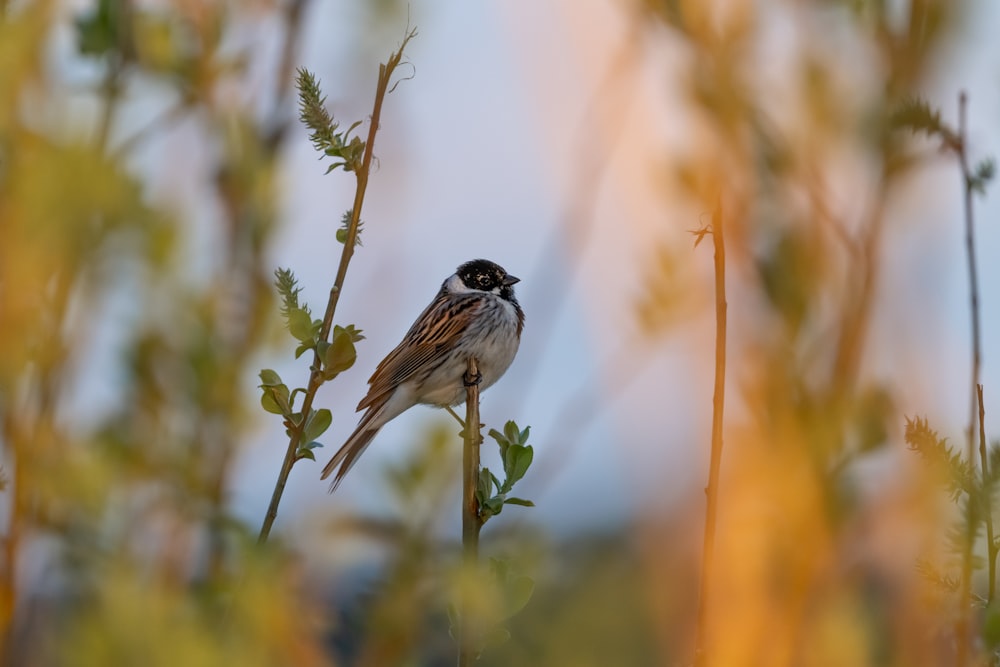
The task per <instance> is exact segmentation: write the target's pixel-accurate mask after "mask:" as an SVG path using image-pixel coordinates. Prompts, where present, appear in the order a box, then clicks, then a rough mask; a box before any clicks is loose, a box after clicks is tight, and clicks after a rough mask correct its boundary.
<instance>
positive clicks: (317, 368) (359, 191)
mask: <svg viewBox="0 0 1000 667" xmlns="http://www.w3.org/2000/svg"><path fill="white" fill-rule="evenodd" d="M415 35H416V31H415V30H411V31H409V32H408V33H407V35H406V37H405V38H404V39H403V43H402V44H400V46H399V48H398V49H397V50H396V51H395V52H394V53H393V54H392V55H391V56H389V59H388V60H387V61H386V62H385V63H383V64H380V65H379V69H378V85H377V86H376V89H375V105H374V107H373V108H372V116H371V122H370V125H369V127H368V140H367V142H366V143H365V152H364V156H363V157H362V161H361V168H360V169H358V170H357V171H356V172H355V177H356V179H357V186H356V188H355V191H354V208H353V209H352V210H351V221H350V224H349V225H348V228H347V238H346V239H345V241H344V248H343V250H341V253H340V265H339V266H338V267H337V277H336V278H335V279H334V282H333V287H331V288H330V298H329V300H328V301H327V303H326V312H325V313H324V315H323V325H322V326H321V328H320V331H319V339H320V340H323V341H325V340H328V339H329V337H330V329H332V328H333V316H334V313H335V312H336V310H337V302H338V301H339V300H340V293H341V291H342V290H343V288H344V279H345V278H346V277H347V266H348V264H350V262H351V257H353V256H354V246H355V245H357V239H358V224H359V223H360V221H361V206H362V205H363V204H364V201H365V191H366V190H367V188H368V176H369V174H370V173H371V164H372V154H373V151H374V149H375V134H376V132H378V128H379V119H380V118H381V116H382V102H383V100H384V99H385V96H386V94H387V93H388V92H389V82H390V80H391V79H392V74H393V72H394V71H395V69H396V67H397V66H398V65H399V63H400V62H401V61H402V59H403V49H405V48H406V44H407V43H408V42H409V41H410V40H411V39H412V38H413V37H414V36H415ZM322 384H323V375H322V360H321V359H320V357H319V352H318V351H317V352H315V353H314V355H313V364H312V373H311V375H310V376H309V385H308V386H307V387H306V393H305V396H304V397H303V399H302V409H301V411H300V414H301V415H302V418H301V419H300V420H299V423H298V424H295V425H294V427H293V428H292V429H291V437H289V439H288V449H287V450H286V451H285V458H284V460H283V461H282V463H281V470H280V471H279V472H278V480H277V481H276V482H275V484H274V492H273V493H272V494H271V503H270V504H269V505H268V508H267V514H266V515H265V516H264V524H263V525H262V526H261V529H260V535H259V536H258V538H257V541H258V542H266V541H267V538H268V536H269V535H270V534H271V526H272V525H273V524H274V520H275V519H276V518H277V516H278V505H279V504H280V503H281V496H282V494H283V493H284V492H285V484H286V483H287V482H288V475H289V473H290V472H291V470H292V466H293V465H294V464H295V460H296V459H295V453H296V452H297V451H298V448H299V443H300V442H301V441H302V432H303V430H304V428H305V424H306V419H307V418H308V415H309V412H310V411H311V410H312V404H313V400H314V399H315V398H316V391H317V390H318V389H319V387H320V385H322Z"/></svg>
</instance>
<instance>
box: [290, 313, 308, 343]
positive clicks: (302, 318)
mask: <svg viewBox="0 0 1000 667" xmlns="http://www.w3.org/2000/svg"><path fill="white" fill-rule="evenodd" d="M288 331H289V332H291V334H292V335H293V336H295V338H297V339H298V340H300V341H302V342H303V343H304V342H307V341H308V342H312V340H313V322H312V317H310V315H309V313H307V312H306V311H305V310H304V309H302V308H290V309H289V311H288Z"/></svg>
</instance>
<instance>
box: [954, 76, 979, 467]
mask: <svg viewBox="0 0 1000 667" xmlns="http://www.w3.org/2000/svg"><path fill="white" fill-rule="evenodd" d="M967 106H968V97H967V96H966V94H965V92H964V91H963V92H961V93H960V94H959V96H958V146H957V153H958V161H959V166H960V167H961V169H962V180H963V181H964V184H965V192H964V195H965V199H964V209H965V254H966V259H967V263H968V267H969V311H970V314H971V317H972V382H971V387H972V400H971V401H970V402H969V460H972V451H973V447H974V443H975V435H974V434H975V432H976V431H975V428H976V403H977V400H976V394H977V387H978V386H979V369H980V367H981V366H982V347H981V342H980V334H979V272H978V269H977V267H976V235H975V224H974V223H975V219H974V216H973V211H972V198H973V194H974V192H973V184H974V179H973V177H972V171H971V169H969V156H968V151H967V146H966V142H967V137H966V107H967Z"/></svg>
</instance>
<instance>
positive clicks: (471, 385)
mask: <svg viewBox="0 0 1000 667" xmlns="http://www.w3.org/2000/svg"><path fill="white" fill-rule="evenodd" d="M481 379H482V376H481V375H480V374H479V367H478V364H477V362H476V358H475V357H470V358H469V366H468V370H467V371H466V373H465V388H466V389H465V392H466V393H465V429H464V430H463V432H462V434H463V438H464V445H463V447H462V560H463V565H464V567H465V569H466V570H467V571H474V570H475V569H476V567H477V566H478V564H479V531H480V530H482V527H483V520H482V517H480V515H479V499H478V498H476V486H477V481H478V480H479V445H480V444H482V441H483V437H482V434H481V433H480V424H479V381H480V380H481ZM472 594H473V593H472V590H471V586H469V585H468V584H465V585H463V586H462V592H461V596H462V608H461V609H460V611H459V626H458V665H459V667H468V665H471V664H472V663H474V662H475V661H476V642H477V634H478V633H477V632H476V621H475V619H474V618H473V617H472V615H473V608H474V605H473V604H472V602H471V601H470V598H471V596H472Z"/></svg>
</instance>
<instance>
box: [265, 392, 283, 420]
mask: <svg viewBox="0 0 1000 667" xmlns="http://www.w3.org/2000/svg"><path fill="white" fill-rule="evenodd" d="M260 405H261V407H262V408H264V409H265V410H267V411H268V412H270V413H271V414H274V415H280V414H284V413H283V412H282V411H281V406H280V405H278V402H277V401H276V400H274V395H273V394H272V393H271V392H270V391H267V390H265V391H264V393H263V394H261V396H260Z"/></svg>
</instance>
